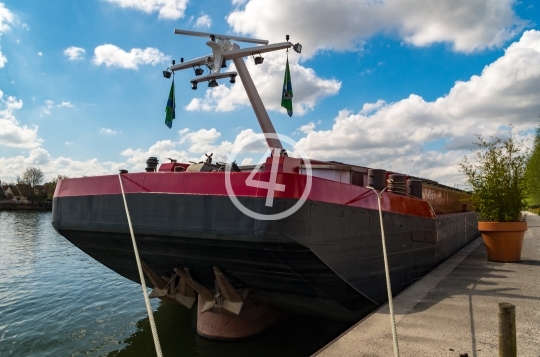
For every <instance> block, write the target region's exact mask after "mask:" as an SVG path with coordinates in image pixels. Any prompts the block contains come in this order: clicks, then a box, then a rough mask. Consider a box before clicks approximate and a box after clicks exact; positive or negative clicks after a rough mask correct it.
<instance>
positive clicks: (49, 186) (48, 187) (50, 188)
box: [44, 175, 68, 200]
mask: <svg viewBox="0 0 540 357" xmlns="http://www.w3.org/2000/svg"><path fill="white" fill-rule="evenodd" d="M67 178H68V177H67V176H65V175H58V176H56V177H55V178H53V179H52V181H51V182H47V183H46V184H45V185H44V186H45V191H46V192H47V198H48V199H49V200H52V198H53V195H54V191H55V190H56V185H57V184H58V181H60V180H63V179H67Z"/></svg>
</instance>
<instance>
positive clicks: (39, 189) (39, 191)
mask: <svg viewBox="0 0 540 357" xmlns="http://www.w3.org/2000/svg"><path fill="white" fill-rule="evenodd" d="M34 195H36V196H43V195H45V186H44V185H35V186H34Z"/></svg>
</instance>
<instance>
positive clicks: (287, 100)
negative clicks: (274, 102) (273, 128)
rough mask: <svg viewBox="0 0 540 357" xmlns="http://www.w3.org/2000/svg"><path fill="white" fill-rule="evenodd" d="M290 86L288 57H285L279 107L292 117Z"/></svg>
mask: <svg viewBox="0 0 540 357" xmlns="http://www.w3.org/2000/svg"><path fill="white" fill-rule="evenodd" d="M292 97H293V92H292V84H291V72H289V57H287V66H286V67H285V78H283V93H282V94H281V106H282V107H283V108H285V109H287V114H289V116H290V117H292V114H293V110H292Z"/></svg>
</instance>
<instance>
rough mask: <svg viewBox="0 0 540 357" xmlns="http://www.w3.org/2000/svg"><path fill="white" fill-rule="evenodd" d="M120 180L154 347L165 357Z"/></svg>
mask: <svg viewBox="0 0 540 357" xmlns="http://www.w3.org/2000/svg"><path fill="white" fill-rule="evenodd" d="M118 180H119V181H120V189H121V190H122V198H123V199H124V207H125V208H126V216H127V220H128V224H129V232H130V233H131V241H132V242H133V250H134V251H135V259H136V260H137V268H138V269H139V278H140V279H141V287H142V291H143V296H144V302H145V304H146V312H147V313H148V319H149V320H150V328H151V329H152V336H153V337H154V345H155V347H156V354H157V356H158V357H163V353H162V352H161V345H160V344H159V338H158V334H157V329H156V323H155V322H154V315H153V313H152V306H150V299H149V298H148V293H147V291H146V282H145V281H144V275H143V271H142V266H141V259H140V258H139V250H138V249H137V242H135V234H133V226H132V225H131V216H130V215H129V210H128V205H127V201H126V194H125V193H124V185H123V184H122V175H121V174H118Z"/></svg>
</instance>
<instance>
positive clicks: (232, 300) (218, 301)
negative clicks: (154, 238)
mask: <svg viewBox="0 0 540 357" xmlns="http://www.w3.org/2000/svg"><path fill="white" fill-rule="evenodd" d="M173 270H174V272H175V273H176V274H178V275H179V276H180V277H181V279H182V280H184V281H185V282H186V283H187V284H188V285H189V286H190V287H191V288H192V289H193V290H195V291H196V292H197V293H198V294H199V299H200V300H202V301H204V305H203V307H202V309H201V314H202V313H204V312H206V311H211V312H214V313H229V314H233V315H240V312H241V311H242V307H243V306H244V301H245V300H246V297H247V294H248V292H249V290H247V289H243V290H241V291H240V292H238V291H236V289H235V288H234V287H233V286H232V285H231V283H230V282H229V280H228V279H227V278H226V277H225V275H224V274H223V272H222V271H221V270H220V269H219V268H218V267H214V275H215V277H216V280H215V291H216V292H215V293H212V292H211V291H210V290H208V289H207V288H206V287H205V286H203V285H201V284H199V283H198V282H197V281H195V280H194V279H193V278H192V277H191V276H189V275H188V274H186V273H185V272H183V271H182V270H180V269H178V268H174V269H173Z"/></svg>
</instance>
